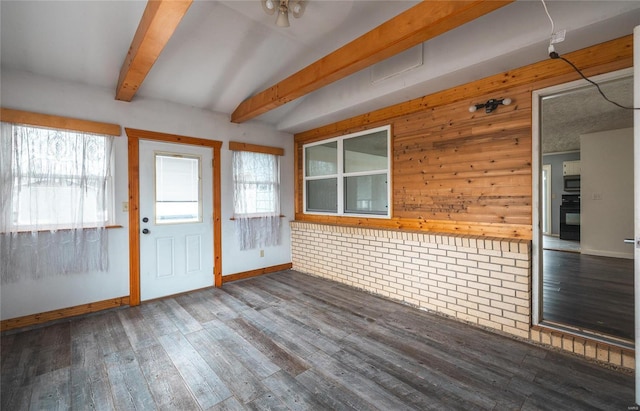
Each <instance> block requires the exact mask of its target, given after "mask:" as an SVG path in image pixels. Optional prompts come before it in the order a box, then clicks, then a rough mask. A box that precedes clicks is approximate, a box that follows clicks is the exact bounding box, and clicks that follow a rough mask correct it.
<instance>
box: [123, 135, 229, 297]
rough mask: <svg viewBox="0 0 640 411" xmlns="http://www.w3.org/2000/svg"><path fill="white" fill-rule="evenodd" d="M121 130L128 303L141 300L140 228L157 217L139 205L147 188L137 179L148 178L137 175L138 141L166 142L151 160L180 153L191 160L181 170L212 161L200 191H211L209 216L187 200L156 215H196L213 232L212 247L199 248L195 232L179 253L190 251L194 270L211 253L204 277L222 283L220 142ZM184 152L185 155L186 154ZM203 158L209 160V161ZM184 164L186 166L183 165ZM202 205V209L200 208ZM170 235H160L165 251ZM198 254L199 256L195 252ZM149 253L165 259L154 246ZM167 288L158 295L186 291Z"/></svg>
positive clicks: (206, 165)
mask: <svg viewBox="0 0 640 411" xmlns="http://www.w3.org/2000/svg"><path fill="white" fill-rule="evenodd" d="M125 132H126V133H127V137H128V163H129V288H130V289H129V305H131V306H134V305H139V304H140V301H141V277H140V275H141V252H143V251H144V250H145V248H144V247H142V248H141V236H142V235H147V234H146V233H143V230H145V229H146V230H148V231H150V230H151V229H152V227H151V226H150V225H149V224H150V223H151V219H152V218H154V219H155V218H157V215H158V212H157V211H153V213H151V212H149V211H145V210H146V209H144V208H141V207H142V205H141V196H142V192H143V191H145V190H148V184H147V183H146V182H144V181H143V180H142V179H141V177H143V178H145V179H146V180H149V177H145V171H143V172H142V175H141V170H140V169H141V162H140V154H141V147H140V146H141V144H140V143H141V142H143V146H144V145H145V142H151V143H152V147H154V144H155V145H158V144H160V143H163V144H169V145H168V146H167V145H163V146H162V148H160V149H158V148H153V149H152V151H153V152H154V161H157V159H158V155H159V156H160V158H165V159H166V158H169V157H171V158H174V159H176V158H179V157H175V154H177V155H181V156H182V158H183V159H191V161H189V160H187V161H186V162H180V163H181V166H184V167H183V171H185V172H187V171H186V170H187V169H186V168H185V167H188V166H189V165H190V166H194V164H195V163H196V162H197V161H194V160H195V159H200V161H201V162H202V164H201V169H204V168H205V167H208V166H209V164H211V163H212V167H211V168H212V169H211V178H210V181H211V187H210V190H209V188H207V190H203V192H204V191H208V193H210V194H211V199H210V204H211V205H212V209H213V213H212V215H211V214H209V215H208V216H207V215H204V214H202V215H199V212H198V211H194V208H193V206H194V205H193V204H190V205H189V204H186V203H189V202H191V201H182V203H183V204H182V205H183V206H184V207H182V208H183V209H182V210H181V211H180V212H179V213H176V212H170V211H167V210H165V212H162V213H160V214H161V219H165V220H167V219H169V220H170V219H171V218H173V219H174V222H176V221H177V220H175V219H176V218H177V219H178V220H182V221H181V222H182V223H184V222H185V221H184V219H185V218H186V219H191V220H193V219H195V218H198V219H202V220H203V221H205V224H206V225H207V226H208V228H207V229H208V230H209V231H212V232H213V244H212V245H211V246H209V247H212V249H211V248H208V249H205V248H202V247H201V245H202V242H201V239H198V238H197V237H198V236H197V235H196V236H193V237H191V238H190V239H189V240H187V241H191V242H192V245H191V246H190V247H187V248H186V249H184V250H183V254H189V253H191V254H192V255H191V257H190V258H192V262H194V263H193V264H191V266H190V268H193V269H194V270H195V268H197V267H196V266H197V265H198V264H199V263H198V264H196V263H195V261H196V260H198V259H199V258H200V257H204V254H210V255H212V256H213V272H210V271H209V273H208V274H206V275H207V276H208V277H209V278H207V279H206V282H207V284H210V283H212V284H213V285H215V286H216V287H220V286H221V285H222V271H221V265H222V258H221V253H222V227H221V219H220V208H221V207H220V161H219V159H220V148H221V146H222V142H220V141H212V140H205V139H200V138H195V137H186V136H179V135H174V134H166V133H157V132H152V131H145V130H136V129H130V128H125ZM144 150H145V149H144V147H143V151H144ZM203 150H204V151H205V152H207V154H206V155H204V154H203ZM184 154H186V156H185V155H184ZM207 158H208V159H211V162H210V163H209V160H208V159H207ZM204 162H207V163H208V164H204ZM185 164H186V165H187V166H185ZM152 167H153V165H152ZM145 168H149V166H145ZM141 184H146V185H147V187H144V188H142V189H141ZM145 193H146V191H145ZM144 195H145V197H149V196H150V195H149V194H148V193H146V194H144ZM154 198H155V195H154ZM165 198H168V197H165ZM187 200H188V199H187ZM208 201H209V200H208ZM164 206H166V204H164V205H160V207H164ZM152 207H154V208H157V207H158V204H154V205H153V206H152ZM170 207H172V206H170ZM197 207H200V204H198V205H197ZM205 208H206V207H205ZM205 208H203V210H204V209H205ZM141 211H145V213H148V214H149V215H144V216H143V215H141ZM174 211H175V210H174ZM194 213H195V214H198V216H197V217H196V216H194ZM145 217H146V218H147V219H148V221H146V222H145V221H143V219H144V218H145ZM207 221H208V223H207ZM161 225H162V224H155V226H154V227H153V230H154V231H155V230H156V229H157V228H158V226H161ZM169 225H171V224H169ZM180 225H182V224H180ZM173 234H175V233H173ZM171 235H172V234H169V233H165V235H164V236H163V237H162V241H161V242H163V241H164V243H163V244H161V245H163V246H164V247H165V248H164V249H165V250H167V249H170V248H171V247H170V245H171V244H170V242H171V241H170V240H167V239H170V238H171ZM196 240H198V241H196ZM156 244H157V242H156ZM167 247H169V248H167ZM189 250H190V251H189ZM196 251H197V252H196ZM194 253H195V255H194ZM198 253H199V255H197V254H198ZM151 254H152V256H153V254H155V255H156V256H157V258H156V261H157V260H158V259H163V258H166V256H165V255H158V250H157V248H154V250H151ZM196 257H198V258H196ZM145 258H146V257H145ZM163 261H165V260H163ZM163 268H164V267H163ZM162 274H168V271H166V270H165V271H163V272H162ZM156 276H157V273H156ZM163 276H164V277H167V275H163ZM211 277H212V278H213V280H212V281H211ZM198 281H204V280H202V279H200V280H196V282H195V283H194V284H195V285H194V284H191V285H190V286H189V287H193V286H195V287H197V286H198V285H199V284H202V282H198ZM178 283H180V279H178ZM170 290H172V289H171V288H169V291H167V290H162V291H160V292H159V295H160V294H162V295H166V293H179V292H183V291H186V290H183V289H177V288H173V291H174V292H171V291H170ZM147 298H155V297H153V295H152V294H149V295H147V296H145V299H147Z"/></svg>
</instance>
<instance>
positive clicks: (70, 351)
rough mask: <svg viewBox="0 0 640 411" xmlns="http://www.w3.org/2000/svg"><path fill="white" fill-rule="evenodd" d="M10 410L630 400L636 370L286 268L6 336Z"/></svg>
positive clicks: (534, 406)
mask: <svg viewBox="0 0 640 411" xmlns="http://www.w3.org/2000/svg"><path fill="white" fill-rule="evenodd" d="M1 348H2V350H1V359H2V366H1V370H2V374H1V380H2V387H1V389H2V391H1V405H2V409H3V410H56V409H61V410H64V409H74V410H89V409H96V410H114V409H116V410H153V409H160V410H201V409H202V410H244V409H246V410H329V409H330V410H457V409H459V410H470V409H473V410H554V411H557V410H626V409H628V407H632V406H633V405H634V397H633V395H634V386H633V377H632V376H631V375H628V374H625V373H622V372H617V371H612V370H609V369H606V368H603V367H600V366H598V365H595V364H593V363H590V362H587V361H585V360H583V359H580V358H576V357H573V356H570V355H568V354H564V353H560V352H556V351H551V350H547V349H544V348H541V347H537V346H533V345H530V344H526V343H524V342H520V341H516V340H513V339H510V338H506V337H502V336H499V335H496V334H493V333H489V332H485V331H483V330H480V329H477V328H474V327H470V326H467V325H464V324H461V323H458V322H456V321H452V320H449V319H445V318H442V317H439V316H435V315H432V314H429V313H426V312H423V311H418V310H416V309H413V308H411V307H407V306H403V305H400V304H396V303H394V302H390V301H387V300H384V299H381V298H378V297H375V296H372V295H370V294H366V293H363V292H359V291H355V290H353V289H352V288H349V287H346V286H343V285H341V284H337V283H334V282H330V281H327V280H323V279H318V278H314V277H309V276H306V275H303V274H300V273H297V272H294V271H284V272H280V273H274V274H271V275H265V276H261V277H255V278H251V279H247V280H243V281H238V282H234V283H229V284H225V286H224V288H222V289H210V290H201V291H197V292H193V293H190V294H185V295H181V296H177V297H175V298H167V299H163V300H158V301H153V302H148V303H144V304H142V305H141V306H139V307H133V308H122V309H118V310H112V311H108V312H103V313H98V314H94V315H89V316H84V317H81V318H77V319H72V320H69V321H64V322H58V323H56V324H53V325H50V326H46V327H41V328H37V329H33V330H29V331H22V332H17V333H5V334H4V335H3V336H2V340H1Z"/></svg>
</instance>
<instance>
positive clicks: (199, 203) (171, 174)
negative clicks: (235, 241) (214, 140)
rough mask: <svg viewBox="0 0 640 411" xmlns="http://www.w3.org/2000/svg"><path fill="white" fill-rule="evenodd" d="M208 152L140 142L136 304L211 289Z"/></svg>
mask: <svg viewBox="0 0 640 411" xmlns="http://www.w3.org/2000/svg"><path fill="white" fill-rule="evenodd" d="M212 179H213V176H212V151H211V148H210V147H200V146H194V145H187V144H174V143H161V142H155V141H144V140H141V141H140V230H141V232H140V299H141V300H142V301H145V300H150V299H154V298H159V297H164V296H167V295H172V294H178V293H182V292H185V291H190V290H195V289H198V288H203V287H209V286H212V285H213V280H214V277H213V260H214V258H213V200H212V197H213V196H212Z"/></svg>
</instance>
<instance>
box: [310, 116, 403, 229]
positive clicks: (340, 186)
mask: <svg viewBox="0 0 640 411" xmlns="http://www.w3.org/2000/svg"><path fill="white" fill-rule="evenodd" d="M380 131H386V132H387V169H386V170H371V171H358V172H351V173H345V172H344V149H343V141H344V140H347V139H350V138H353V137H359V136H363V135H367V134H373V133H377V132H380ZM334 141H336V142H337V143H338V144H337V152H338V153H337V162H338V164H337V169H338V173H337V174H326V175H321V176H309V177H307V175H306V174H307V170H306V165H307V161H306V156H307V150H306V149H307V148H308V147H313V146H318V145H323V144H327V143H331V142H334ZM391 154H392V153H391V125H386V126H382V127H377V128H372V129H367V130H362V131H359V132H356V133H351V134H345V135H343V136H339V137H334V138H330V139H326V140H320V141H317V142H313V143H309V144H304V145H303V146H302V180H303V181H302V208H303V214H305V215H327V216H339V217H360V218H379V219H391V215H392V198H391V193H392V190H393V187H392V184H391ZM382 174H384V175H386V177H387V213H386V214H367V213H362V214H360V213H345V211H344V179H345V177H357V176H373V175H382ZM329 178H336V179H337V190H338V193H337V194H338V196H337V201H338V207H337V212H335V213H331V212H322V211H307V181H312V180H323V179H329Z"/></svg>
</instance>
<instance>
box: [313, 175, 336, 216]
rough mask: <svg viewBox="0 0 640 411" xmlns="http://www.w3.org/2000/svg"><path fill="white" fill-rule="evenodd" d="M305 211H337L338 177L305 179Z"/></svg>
mask: <svg viewBox="0 0 640 411" xmlns="http://www.w3.org/2000/svg"><path fill="white" fill-rule="evenodd" d="M307 211H322V212H327V213H337V212H338V179H337V178H326V179H322V180H309V181H307Z"/></svg>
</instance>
